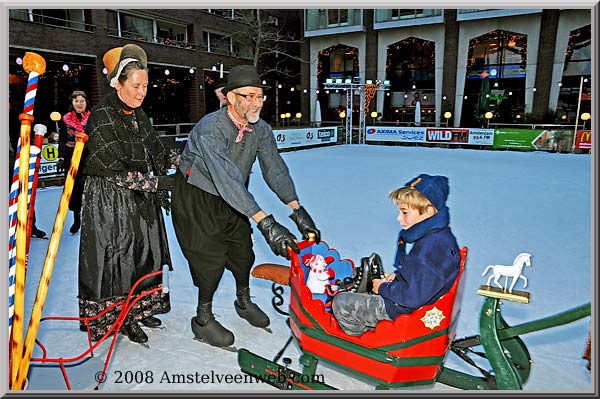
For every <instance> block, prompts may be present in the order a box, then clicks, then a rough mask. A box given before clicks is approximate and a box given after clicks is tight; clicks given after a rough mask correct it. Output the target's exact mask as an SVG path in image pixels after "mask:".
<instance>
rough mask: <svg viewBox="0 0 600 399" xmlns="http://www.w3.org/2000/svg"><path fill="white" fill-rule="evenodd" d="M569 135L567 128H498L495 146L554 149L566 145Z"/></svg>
mask: <svg viewBox="0 0 600 399" xmlns="http://www.w3.org/2000/svg"><path fill="white" fill-rule="evenodd" d="M568 136H569V132H568V131H566V130H544V129H533V130H532V129H496V130H495V131H494V148H520V149H524V150H542V151H552V150H557V149H558V148H559V147H562V146H564V143H566V142H567V141H568V140H569V138H568Z"/></svg>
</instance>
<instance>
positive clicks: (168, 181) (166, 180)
mask: <svg viewBox="0 0 600 399" xmlns="http://www.w3.org/2000/svg"><path fill="white" fill-rule="evenodd" d="M156 178H157V179H158V187H157V188H158V189H159V190H169V191H171V190H173V187H174V186H175V175H166V176H156Z"/></svg>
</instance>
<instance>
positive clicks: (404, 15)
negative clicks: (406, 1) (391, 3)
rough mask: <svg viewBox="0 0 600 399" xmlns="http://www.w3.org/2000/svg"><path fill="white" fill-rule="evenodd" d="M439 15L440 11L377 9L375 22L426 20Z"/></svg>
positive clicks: (425, 9) (426, 9)
mask: <svg viewBox="0 0 600 399" xmlns="http://www.w3.org/2000/svg"><path fill="white" fill-rule="evenodd" d="M440 15H442V10H441V9H428V8H417V9H404V8H397V9H378V10H375V22H389V21H399V20H406V19H415V18H428V17H435V16H440Z"/></svg>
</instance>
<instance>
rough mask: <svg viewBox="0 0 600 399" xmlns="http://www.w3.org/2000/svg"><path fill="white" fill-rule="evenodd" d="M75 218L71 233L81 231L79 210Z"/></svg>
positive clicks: (74, 215) (74, 214) (75, 213)
mask: <svg viewBox="0 0 600 399" xmlns="http://www.w3.org/2000/svg"><path fill="white" fill-rule="evenodd" d="M73 219H74V220H73V225H72V226H71V228H70V229H69V231H70V232H71V234H75V233H77V232H78V231H79V228H80V227H81V215H80V213H79V212H74V213H73ZM144 325H145V324H144Z"/></svg>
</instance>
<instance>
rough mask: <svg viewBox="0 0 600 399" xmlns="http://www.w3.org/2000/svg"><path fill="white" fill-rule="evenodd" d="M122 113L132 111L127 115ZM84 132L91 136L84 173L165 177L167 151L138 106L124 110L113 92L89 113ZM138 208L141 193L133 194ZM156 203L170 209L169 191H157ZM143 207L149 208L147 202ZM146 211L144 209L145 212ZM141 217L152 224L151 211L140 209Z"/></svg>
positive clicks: (142, 199)
mask: <svg viewBox="0 0 600 399" xmlns="http://www.w3.org/2000/svg"><path fill="white" fill-rule="evenodd" d="M123 110H126V111H133V114H130V115H126V114H125V113H124V112H123ZM85 131H86V133H87V134H88V136H89V137H90V139H89V141H88V143H87V145H86V147H87V148H88V150H89V155H88V156H87V158H86V160H85V167H84V173H85V174H86V175H92V176H102V177H114V176H124V175H125V174H126V173H127V172H142V173H149V172H151V171H152V172H153V173H154V174H155V175H164V174H166V168H165V164H166V163H167V157H168V152H167V151H166V149H165V147H164V145H163V144H162V142H161V141H160V139H159V137H158V132H157V131H156V130H155V129H154V127H153V126H152V124H151V123H150V120H149V119H148V116H147V115H146V113H145V112H144V110H143V109H142V108H141V107H138V108H135V109H132V108H130V107H127V106H126V105H125V104H124V103H123V102H122V101H121V100H120V99H119V97H118V96H117V93H116V92H113V93H111V94H109V95H108V96H106V97H105V98H104V99H103V100H102V102H101V103H100V104H98V105H97V106H96V107H94V109H93V110H92V113H91V115H90V117H89V119H88V122H87V125H86V127H85ZM135 193H136V196H135V199H136V203H137V204H138V206H142V205H144V203H146V202H147V201H146V196H145V195H144V193H143V192H135ZM158 197H159V202H160V204H161V206H163V207H164V208H165V209H167V210H168V209H169V208H170V207H169V201H168V198H169V196H168V192H166V191H164V190H160V191H159V192H158ZM145 205H148V204H147V203H146V204H145ZM144 209H145V210H144ZM141 212H142V217H143V218H144V219H145V220H146V221H148V223H151V222H153V219H154V218H153V216H152V213H151V212H150V209H148V208H147V207H145V208H144V206H142V209H141Z"/></svg>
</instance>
